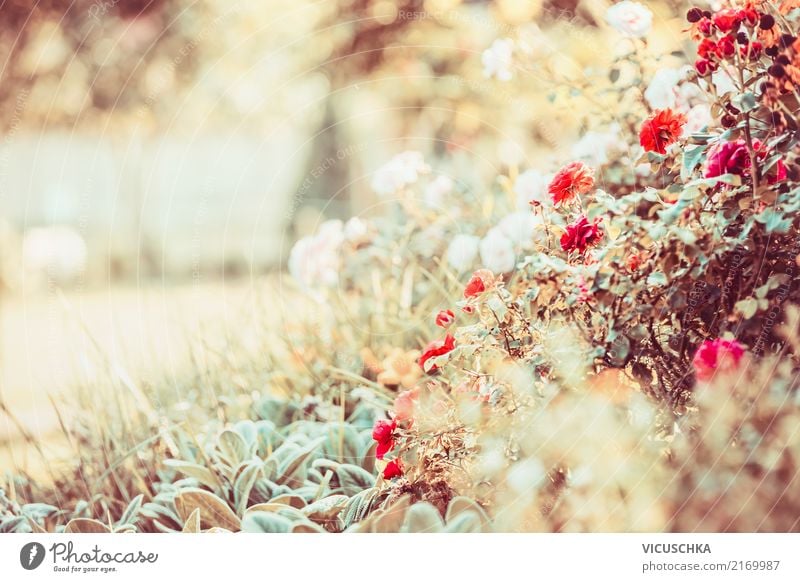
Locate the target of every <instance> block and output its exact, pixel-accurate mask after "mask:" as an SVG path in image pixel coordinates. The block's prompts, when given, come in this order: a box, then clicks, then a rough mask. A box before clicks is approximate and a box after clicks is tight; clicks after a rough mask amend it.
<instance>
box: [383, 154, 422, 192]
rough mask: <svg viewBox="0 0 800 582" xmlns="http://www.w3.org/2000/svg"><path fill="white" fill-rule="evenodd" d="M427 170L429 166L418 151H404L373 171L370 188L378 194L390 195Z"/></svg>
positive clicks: (411, 182) (414, 180)
mask: <svg viewBox="0 0 800 582" xmlns="http://www.w3.org/2000/svg"><path fill="white" fill-rule="evenodd" d="M429 171H430V167H429V166H428V165H427V164H426V163H425V158H423V156H422V154H421V153H420V152H415V151H406V152H403V153H400V154H397V155H396V156H394V157H393V158H392V159H391V160H389V161H388V162H387V163H386V164H384V165H383V166H381V167H380V168H379V169H378V170H377V171H376V172H375V175H374V176H373V178H372V183H371V185H372V189H373V190H374V191H375V193H376V194H378V195H379V196H390V195H392V194H395V193H396V192H398V191H399V190H401V189H403V188H405V187H406V186H409V185H410V184H413V183H415V182H416V181H417V180H418V179H419V176H420V174H427V173H428V172H429Z"/></svg>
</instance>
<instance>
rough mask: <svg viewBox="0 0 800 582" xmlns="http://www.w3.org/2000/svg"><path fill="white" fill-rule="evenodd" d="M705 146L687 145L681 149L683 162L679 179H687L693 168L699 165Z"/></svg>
mask: <svg viewBox="0 0 800 582" xmlns="http://www.w3.org/2000/svg"><path fill="white" fill-rule="evenodd" d="M705 151H706V148H705V146H701V145H699V146H695V147H693V148H690V147H687V148H686V149H684V150H683V163H682V164H681V180H683V181H684V182H685V181H687V180H688V179H689V176H691V175H692V172H693V171H694V169H695V168H696V167H697V166H698V165H700V162H701V161H702V159H703V154H704V153H705Z"/></svg>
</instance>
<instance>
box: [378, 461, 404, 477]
mask: <svg viewBox="0 0 800 582" xmlns="http://www.w3.org/2000/svg"><path fill="white" fill-rule="evenodd" d="M402 476H403V463H402V461H400V459H394V460H393V461H389V463H388V464H387V465H386V466H385V467H384V468H383V478H384V479H394V478H395V477H402Z"/></svg>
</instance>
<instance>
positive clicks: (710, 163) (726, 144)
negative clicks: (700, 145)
mask: <svg viewBox="0 0 800 582" xmlns="http://www.w3.org/2000/svg"><path fill="white" fill-rule="evenodd" d="M749 166H750V155H749V154H748V152H747V144H746V143H745V141H744V140H743V139H738V140H736V141H718V142H717V143H715V144H714V145H713V146H711V147H710V148H709V150H708V157H707V158H706V167H705V170H704V171H703V175H704V176H705V177H706V178H716V177H717V176H722V175H723V174H738V175H739V176H743V175H745V174H746V173H747V172H748V171H749Z"/></svg>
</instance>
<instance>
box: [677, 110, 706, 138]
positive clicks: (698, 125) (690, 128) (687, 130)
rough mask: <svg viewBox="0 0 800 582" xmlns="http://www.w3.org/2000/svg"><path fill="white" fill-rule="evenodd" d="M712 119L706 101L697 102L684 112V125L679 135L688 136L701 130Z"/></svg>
mask: <svg viewBox="0 0 800 582" xmlns="http://www.w3.org/2000/svg"><path fill="white" fill-rule="evenodd" d="M712 121H714V118H713V117H712V115H711V107H709V105H708V104H707V103H698V104H697V105H695V106H694V107H692V108H691V109H690V110H689V112H688V113H687V114H686V125H684V126H683V133H682V134H681V137H689V136H690V135H692V134H693V133H698V132H700V131H702V130H703V128H704V127H708V126H709V125H710V124H711V122H712Z"/></svg>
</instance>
